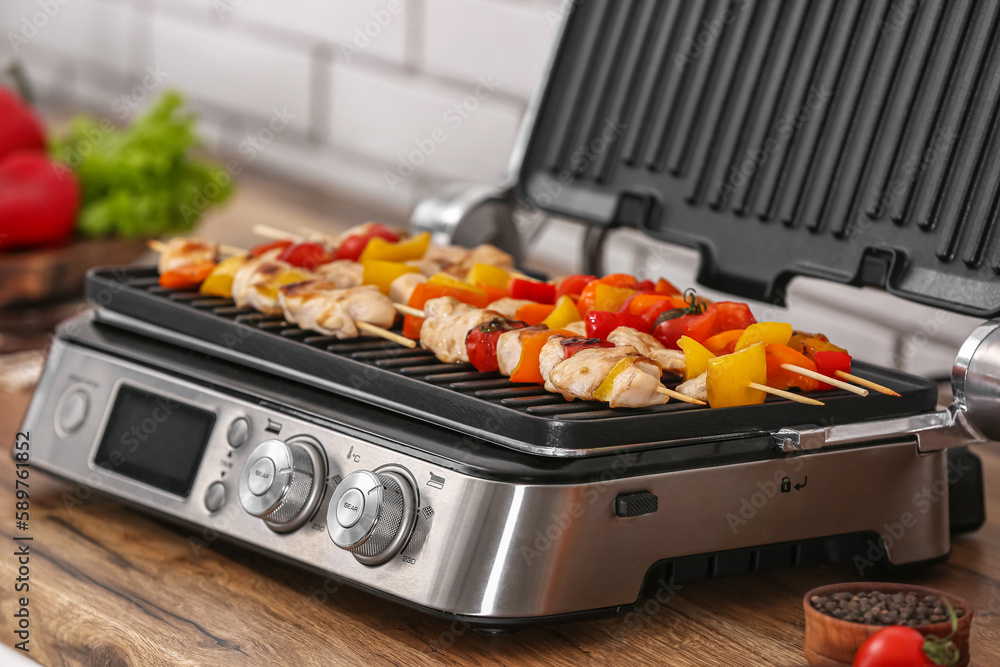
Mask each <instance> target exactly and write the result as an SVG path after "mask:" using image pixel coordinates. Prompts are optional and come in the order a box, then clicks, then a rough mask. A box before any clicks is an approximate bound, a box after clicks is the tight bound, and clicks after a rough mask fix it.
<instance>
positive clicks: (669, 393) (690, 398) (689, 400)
mask: <svg viewBox="0 0 1000 667" xmlns="http://www.w3.org/2000/svg"><path fill="white" fill-rule="evenodd" d="M656 391H658V392H659V393H661V394H663V395H664V396H669V397H670V398H675V399H677V400H678V401H683V402H684V403H691V404H693V405H708V404H707V403H706V402H705V401H703V400H701V399H699V398H695V397H693V396H688V395H687V394H682V393H681V392H679V391H674V390H673V389H667V388H666V387H657V388H656Z"/></svg>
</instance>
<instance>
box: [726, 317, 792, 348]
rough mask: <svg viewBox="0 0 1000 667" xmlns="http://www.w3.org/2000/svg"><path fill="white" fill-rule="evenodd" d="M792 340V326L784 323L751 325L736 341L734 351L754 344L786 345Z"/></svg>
mask: <svg viewBox="0 0 1000 667" xmlns="http://www.w3.org/2000/svg"><path fill="white" fill-rule="evenodd" d="M791 339H792V325H791V324H787V323H785V322H758V323H757V324H751V325H750V326H748V327H747V328H746V329H745V330H744V331H743V335H741V336H740V338H739V340H737V341H736V351H737V352H739V351H740V350H742V349H744V348H747V347H750V346H751V345H753V344H754V343H764V345H770V344H771V343H777V344H778V345H788V341H789V340H791Z"/></svg>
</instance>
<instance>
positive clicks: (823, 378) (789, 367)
mask: <svg viewBox="0 0 1000 667" xmlns="http://www.w3.org/2000/svg"><path fill="white" fill-rule="evenodd" d="M781 367H782V368H784V369H785V370H786V371H791V372H793V373H798V374H799V375H805V376H806V377H810V378H812V379H814V380H819V381H820V382H825V383H827V384H832V385H833V386H834V387H839V388H840V389H845V390H847V391H849V392H851V393H854V394H857V395H858V396H867V395H868V390H867V389H862V388H861V387H855V386H854V385H853V384H847V383H846V382H843V381H842V380H838V379H836V378H832V377H830V376H829V375H823V374H822V373H817V372H816V371H811V370H809V369H808V368H802V366H796V365H795V364H781Z"/></svg>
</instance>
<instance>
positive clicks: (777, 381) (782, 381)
mask: <svg viewBox="0 0 1000 667" xmlns="http://www.w3.org/2000/svg"><path fill="white" fill-rule="evenodd" d="M764 350H765V352H766V353H767V384H768V386H769V387H774V388H775V389H788V388H789V387H798V388H799V389H801V390H802V391H816V390H817V389H819V385H820V383H819V380H814V379H813V378H811V377H806V376H805V375H800V374H798V373H794V372H792V371H787V370H785V369H784V368H782V367H781V366H782V364H794V365H796V366H801V367H802V368H805V369H806V370H810V371H815V370H816V364H815V363H813V361H812V359H810V358H809V357H807V356H806V355H804V354H802V353H801V352H797V351H795V350H793V349H792V348H790V347H788V346H787V345H780V344H778V343H770V344H768V345H766V346H765V348H764Z"/></svg>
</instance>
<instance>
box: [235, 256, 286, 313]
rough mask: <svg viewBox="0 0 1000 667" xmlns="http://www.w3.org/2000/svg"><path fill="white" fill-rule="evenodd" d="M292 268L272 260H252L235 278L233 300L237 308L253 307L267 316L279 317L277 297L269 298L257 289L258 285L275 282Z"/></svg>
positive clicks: (241, 268) (240, 269)
mask: <svg viewBox="0 0 1000 667" xmlns="http://www.w3.org/2000/svg"><path fill="white" fill-rule="evenodd" d="M291 268H292V265H291V264H288V263H287V262H282V261H279V260H276V259H274V260H271V259H251V260H250V261H248V262H247V263H246V264H244V265H243V266H241V267H240V268H239V270H237V271H236V275H235V276H233V300H234V301H235V302H236V305H237V306H240V307H241V308H242V307H244V306H251V307H252V308H255V309H257V310H259V311H260V312H262V313H264V314H265V315H277V314H278V313H280V312H281V305H280V304H279V303H278V299H277V296H276V295H275V297H274V298H269V297H268V296H267V295H265V294H263V293H261V291H260V290H258V289H255V287H257V286H258V285H263V284H267V283H269V282H273V281H274V280H275V279H276V278H277V277H278V276H279V275H281V274H282V273H284V272H285V271H288V270H289V269H291Z"/></svg>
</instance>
